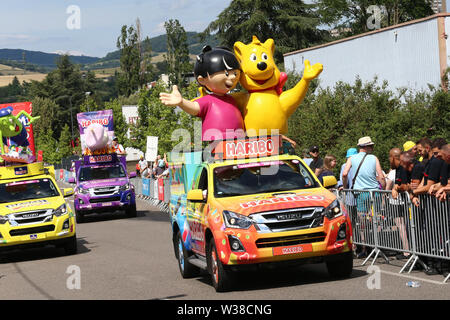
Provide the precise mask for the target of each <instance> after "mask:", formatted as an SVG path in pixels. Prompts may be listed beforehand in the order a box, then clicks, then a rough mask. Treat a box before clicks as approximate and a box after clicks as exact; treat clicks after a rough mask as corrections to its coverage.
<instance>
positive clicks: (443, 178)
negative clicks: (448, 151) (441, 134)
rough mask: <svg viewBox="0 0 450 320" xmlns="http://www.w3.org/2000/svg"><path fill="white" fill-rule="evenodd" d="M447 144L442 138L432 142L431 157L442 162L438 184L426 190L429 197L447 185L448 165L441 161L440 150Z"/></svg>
mask: <svg viewBox="0 0 450 320" xmlns="http://www.w3.org/2000/svg"><path fill="white" fill-rule="evenodd" d="M446 144H447V141H445V139H442V138H437V139H436V140H434V141H433V145H432V149H431V151H432V152H433V156H434V157H435V158H437V159H439V160H441V161H442V165H441V170H440V174H439V181H438V183H435V184H433V185H432V186H431V187H430V188H429V189H428V193H429V194H431V195H434V194H436V191H437V190H439V189H440V188H442V187H445V186H447V183H448V178H449V175H448V164H447V162H445V161H444V160H443V156H442V152H441V149H442V147H443V146H444V145H446Z"/></svg>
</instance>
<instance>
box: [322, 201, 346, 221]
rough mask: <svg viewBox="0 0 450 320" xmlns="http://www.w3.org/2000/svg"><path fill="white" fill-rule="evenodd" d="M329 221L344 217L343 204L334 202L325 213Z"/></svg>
mask: <svg viewBox="0 0 450 320" xmlns="http://www.w3.org/2000/svg"><path fill="white" fill-rule="evenodd" d="M323 214H324V215H325V216H326V217H327V218H328V219H330V220H331V219H334V218H337V217H340V216H342V210H341V204H340V203H339V201H338V200H334V201H333V202H332V203H331V204H330V205H329V206H328V207H327V208H326V209H325V210H324V213H323Z"/></svg>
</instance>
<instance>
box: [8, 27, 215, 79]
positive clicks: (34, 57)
mask: <svg viewBox="0 0 450 320" xmlns="http://www.w3.org/2000/svg"><path fill="white" fill-rule="evenodd" d="M186 37H187V43H188V46H189V53H190V54H191V58H192V59H194V58H195V55H197V54H199V53H200V52H201V50H202V48H203V46H205V45H207V44H208V45H210V46H212V47H214V46H217V45H218V41H217V39H216V38H215V37H214V36H209V37H208V38H207V39H205V41H200V38H199V33H197V32H186ZM144 42H145V40H144ZM150 46H151V48H152V57H153V58H152V63H153V64H155V65H157V68H158V70H159V71H160V72H162V71H163V70H162V68H163V67H164V62H163V61H164V54H165V53H166V52H167V35H166V34H164V35H160V36H156V37H153V38H150ZM59 56H60V55H58V54H56V53H45V52H40V51H30V50H23V49H0V64H2V65H4V68H3V69H2V70H0V77H5V78H4V79H3V83H1V84H0V86H1V85H5V83H6V84H8V83H10V82H11V79H12V78H11V79H10V76H11V75H13V76H14V75H16V74H15V73H18V74H23V75H25V73H26V71H28V73H33V74H34V73H36V74H46V73H48V72H50V71H51V70H53V69H55V68H56V60H57V58H58V57H59ZM70 61H71V62H72V63H74V64H78V65H80V68H81V70H84V71H87V70H93V71H94V72H95V74H96V76H97V77H109V76H111V75H114V73H115V71H117V70H118V69H119V68H120V51H119V50H116V51H113V52H109V53H108V54H106V55H105V57H103V58H97V57H89V56H70ZM8 66H9V67H12V70H15V72H11V71H10V70H9V69H8V68H6V67H8ZM6 76H8V77H6ZM34 77H38V78H39V79H40V78H41V77H42V76H41V75H39V76H34ZM38 78H36V79H38ZM0 80H1V79H0ZM20 80H28V78H24V79H20Z"/></svg>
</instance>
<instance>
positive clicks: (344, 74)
mask: <svg viewBox="0 0 450 320" xmlns="http://www.w3.org/2000/svg"><path fill="white" fill-rule="evenodd" d="M449 35H450V13H439V14H435V15H433V16H429V17H426V18H423V19H418V20H414V21H409V22H406V23H402V24H398V25H395V26H391V27H387V28H383V29H379V30H375V31H371V32H367V33H364V34H360V35H357V36H353V37H349V38H345V39H341V40H337V41H333V42H330V43H326V44H323V45H319V46H315V47H311V48H307V49H302V50H298V51H294V52H290V53H286V54H285V55H284V65H285V69H286V71H294V72H297V73H301V72H302V71H303V67H304V60H306V59H308V60H309V61H310V62H311V64H314V63H317V62H320V63H322V64H323V66H324V70H323V72H322V73H321V75H320V78H319V79H320V86H321V87H323V88H326V87H330V88H332V87H334V85H335V83H336V82H338V81H343V82H347V83H354V82H355V79H356V77H357V76H359V78H361V80H363V81H372V80H373V79H374V77H375V76H377V77H378V79H379V80H380V81H382V80H387V81H388V83H389V88H390V89H391V90H395V89H396V88H402V87H407V88H410V89H413V90H421V89H425V90H426V89H428V85H429V84H431V85H433V86H436V87H437V86H441V85H443V84H442V81H441V80H442V76H443V75H444V74H445V70H447V68H448V67H449V66H450V36H449Z"/></svg>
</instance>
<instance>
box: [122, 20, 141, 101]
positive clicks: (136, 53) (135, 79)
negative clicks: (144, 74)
mask: <svg viewBox="0 0 450 320" xmlns="http://www.w3.org/2000/svg"><path fill="white" fill-rule="evenodd" d="M138 40H139V36H138V33H137V31H136V29H135V28H134V27H133V26H130V27H127V26H126V25H124V26H122V29H121V33H120V36H119V38H118V39H117V48H118V49H120V70H121V72H120V73H118V74H117V87H118V91H119V93H120V94H123V95H126V96H129V95H130V94H132V93H133V92H135V91H136V90H137V89H138V88H139V85H140V83H139V77H140V76H139V74H140V68H141V66H140V49H139V47H138Z"/></svg>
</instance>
